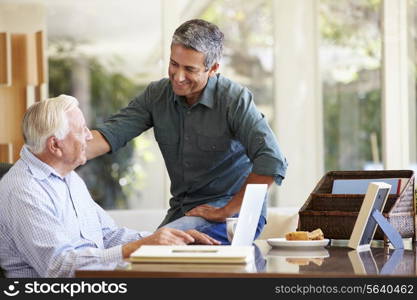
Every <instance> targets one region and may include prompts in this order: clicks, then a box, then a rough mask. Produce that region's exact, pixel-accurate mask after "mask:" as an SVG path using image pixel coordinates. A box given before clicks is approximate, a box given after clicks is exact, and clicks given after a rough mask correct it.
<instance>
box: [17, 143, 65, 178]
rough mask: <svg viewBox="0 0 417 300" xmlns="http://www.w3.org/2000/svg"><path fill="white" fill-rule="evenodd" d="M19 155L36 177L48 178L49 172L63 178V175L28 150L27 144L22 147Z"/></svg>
mask: <svg viewBox="0 0 417 300" xmlns="http://www.w3.org/2000/svg"><path fill="white" fill-rule="evenodd" d="M20 157H21V159H22V160H23V161H24V162H25V164H26V165H27V166H28V168H29V170H30V173H31V174H32V175H33V177H35V178H36V179H39V180H43V179H45V178H48V177H49V176H50V175H51V174H52V175H54V176H56V177H58V178H61V179H63V177H62V176H61V175H60V174H59V173H58V172H57V171H56V170H55V169H54V168H52V167H51V166H50V165H48V164H47V163H44V162H43V161H41V160H40V159H39V158H37V157H36V156H35V155H34V154H33V153H32V152H31V151H30V150H29V147H28V146H27V145H24V146H23V147H22V150H21V151H20Z"/></svg>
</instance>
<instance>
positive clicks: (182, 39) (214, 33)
mask: <svg viewBox="0 0 417 300" xmlns="http://www.w3.org/2000/svg"><path fill="white" fill-rule="evenodd" d="M223 40H224V35H223V33H222V32H221V31H220V29H219V28H218V27H217V26H216V25H214V24H212V23H210V22H207V21H204V20H200V19H193V20H189V21H187V22H185V23H183V24H182V25H181V26H180V27H178V28H177V29H176V30H175V32H174V35H173V37H172V43H173V44H180V45H182V46H184V47H186V48H190V49H193V50H196V51H198V52H201V53H203V54H204V55H205V60H204V66H205V67H206V70H208V69H210V68H211V67H212V66H213V65H214V64H215V63H219V62H220V59H221V57H222V53H223Z"/></svg>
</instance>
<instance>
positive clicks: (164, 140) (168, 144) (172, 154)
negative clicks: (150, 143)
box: [154, 130, 179, 161]
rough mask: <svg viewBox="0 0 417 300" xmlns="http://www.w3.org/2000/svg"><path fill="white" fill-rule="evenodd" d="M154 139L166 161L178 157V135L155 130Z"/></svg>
mask: <svg viewBox="0 0 417 300" xmlns="http://www.w3.org/2000/svg"><path fill="white" fill-rule="evenodd" d="M154 132H155V139H156V141H157V142H158V145H159V149H161V152H162V156H163V157H164V159H165V160H167V161H173V160H176V159H177V156H178V141H179V139H178V135H176V134H169V133H166V132H163V131H161V130H155V131H154Z"/></svg>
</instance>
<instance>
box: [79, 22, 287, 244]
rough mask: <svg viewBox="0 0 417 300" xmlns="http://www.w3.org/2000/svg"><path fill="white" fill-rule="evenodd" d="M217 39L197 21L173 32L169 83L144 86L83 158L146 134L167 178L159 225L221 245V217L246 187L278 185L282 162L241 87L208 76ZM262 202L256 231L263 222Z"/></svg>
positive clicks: (234, 209)
mask: <svg viewBox="0 0 417 300" xmlns="http://www.w3.org/2000/svg"><path fill="white" fill-rule="evenodd" d="M222 50H223V33H222V32H221V31H220V30H219V28H218V27H217V26H216V25H214V24H211V23H209V22H206V21H204V20H198V19H197V20H190V21H187V22H185V23H184V24H182V25H181V26H179V27H178V28H177V29H176V31H175V33H174V36H173V38H172V44H171V57H170V63H169V68H168V75H169V79H161V80H160V81H157V82H152V83H151V84H150V85H149V86H148V87H147V88H146V90H145V91H144V92H143V93H142V94H140V95H138V96H137V97H136V98H134V99H133V101H131V102H130V104H129V105H128V106H127V107H125V108H123V109H122V110H121V111H120V112H119V113H117V114H115V115H113V116H112V117H111V118H110V119H109V120H107V121H106V122H105V123H104V124H103V125H101V126H99V127H98V128H97V130H94V131H93V132H92V134H93V137H94V138H93V140H91V141H90V142H89V143H88V149H87V152H88V157H89V158H93V157H96V156H98V155H101V154H104V153H107V152H114V151H117V150H118V149H119V148H120V147H122V146H124V145H125V144H126V143H127V142H128V141H130V140H131V139H132V138H134V137H136V136H138V135H140V134H141V133H142V132H144V131H145V130H148V129H149V128H153V129H154V133H155V138H156V140H157V142H158V144H159V147H160V149H161V152H162V155H163V157H164V160H165V164H166V167H167V169H168V173H169V176H170V179H171V193H172V195H173V197H172V198H171V200H170V209H169V210H168V213H167V215H166V217H165V219H164V220H163V222H162V224H161V225H163V226H167V227H173V228H179V229H189V228H196V229H199V230H201V231H202V232H205V233H207V234H209V235H210V236H212V237H215V238H216V239H217V240H220V241H221V242H222V243H228V240H227V235H226V230H225V223H224V221H225V219H226V218H227V217H230V216H233V215H236V214H238V213H239V210H240V207H241V204H242V199H243V195H244V192H245V187H246V185H247V184H248V183H266V184H268V185H271V184H272V183H273V182H274V181H275V183H277V184H281V181H282V179H283V178H284V176H285V172H286V168H287V162H286V159H285V158H284V156H283V154H282V153H281V151H280V149H279V147H278V143H277V140H276V138H275V136H274V134H273V132H272V130H271V129H270V127H269V126H268V122H267V121H266V119H265V117H264V115H263V114H262V113H260V112H259V111H258V110H257V109H256V107H255V102H254V100H253V96H252V93H251V92H250V91H249V90H248V89H247V88H245V87H242V86H240V85H239V84H237V83H235V82H233V81H231V80H229V79H227V78H225V77H223V76H221V75H220V74H216V72H217V71H218V69H219V62H220V58H221V55H222ZM265 217H266V201H265V203H264V208H263V211H262V216H261V218H260V220H259V224H258V228H257V233H256V235H259V233H260V232H261V231H262V228H263V226H264V224H265V222H266V219H265Z"/></svg>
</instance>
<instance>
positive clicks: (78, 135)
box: [61, 107, 93, 169]
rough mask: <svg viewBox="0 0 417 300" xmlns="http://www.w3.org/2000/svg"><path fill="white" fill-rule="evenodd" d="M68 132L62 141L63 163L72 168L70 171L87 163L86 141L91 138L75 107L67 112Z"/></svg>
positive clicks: (81, 114) (82, 117) (80, 114)
mask: <svg viewBox="0 0 417 300" xmlns="http://www.w3.org/2000/svg"><path fill="white" fill-rule="evenodd" d="M67 118H68V123H69V127H70V131H69V133H68V134H67V136H66V137H65V138H64V139H63V140H62V147H61V149H62V159H63V162H64V163H65V164H66V165H68V166H72V169H75V168H76V167H78V166H80V165H83V164H85V163H86V161H87V155H86V148H87V141H89V140H91V139H92V138H93V136H92V134H91V132H90V130H89V129H88V128H87V126H86V124H85V119H84V116H83V113H82V112H81V110H80V109H79V108H78V107H77V108H74V109H72V110H70V111H68V112H67Z"/></svg>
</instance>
